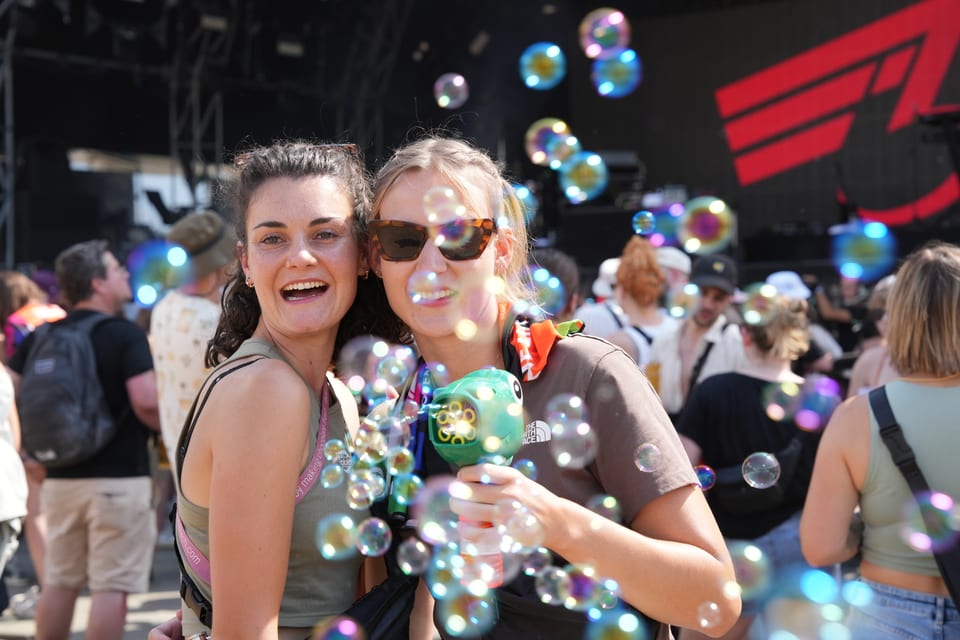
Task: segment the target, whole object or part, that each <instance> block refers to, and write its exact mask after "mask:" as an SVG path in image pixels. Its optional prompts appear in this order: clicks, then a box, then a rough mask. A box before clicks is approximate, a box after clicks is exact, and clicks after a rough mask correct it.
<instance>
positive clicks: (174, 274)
mask: <svg viewBox="0 0 960 640" xmlns="http://www.w3.org/2000/svg"><path fill="white" fill-rule="evenodd" d="M126 266H127V271H129V272H130V287H131V289H132V290H133V297H134V300H135V301H136V303H137V304H138V305H140V306H142V307H152V306H153V305H155V304H156V303H157V302H159V301H160V298H162V297H163V296H164V295H165V294H166V293H167V292H168V291H170V290H172V289H175V288H177V287H178V286H180V285H181V284H183V283H184V282H187V281H188V280H189V278H190V254H188V253H187V251H186V249H184V248H183V247H181V246H180V245H178V244H174V243H172V242H167V241H166V240H149V241H147V242H144V243H143V244H141V245H138V246H137V247H136V248H134V249H133V251H131V252H130V254H129V255H128V256H127V259H126Z"/></svg>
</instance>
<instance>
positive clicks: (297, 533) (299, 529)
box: [177, 338, 369, 627]
mask: <svg viewBox="0 0 960 640" xmlns="http://www.w3.org/2000/svg"><path fill="white" fill-rule="evenodd" d="M249 356H261V357H265V358H271V359H274V360H281V361H284V362H286V360H285V359H284V358H283V356H282V355H281V354H280V353H279V352H278V351H277V350H276V349H275V348H274V347H273V346H272V345H270V344H268V343H267V342H264V341H262V340H258V339H255V338H250V339H248V340H247V341H245V342H244V343H243V344H242V345H240V348H239V349H237V351H236V353H234V354H233V355H232V356H231V357H230V358H229V359H227V360H226V361H225V362H223V363H221V364H220V365H218V367H217V368H216V369H214V370H213V371H212V372H211V374H210V377H209V378H208V380H211V379H213V378H214V377H215V376H216V375H217V374H218V373H220V372H221V371H223V370H224V369H226V368H230V367H233V366H236V365H237V361H238V360H242V359H245V358H247V357H249ZM327 381H328V383H329V384H330V385H331V388H332V389H333V391H334V393H335V395H336V400H337V401H336V403H335V404H333V405H332V406H330V407H328V408H327V409H326V410H327V412H328V416H329V417H328V425H327V441H328V442H329V441H330V440H332V439H335V438H336V439H340V440H344V441H346V438H347V437H348V430H347V428H346V420H348V419H349V420H352V421H357V420H358V418H357V409H356V402H355V401H354V399H353V396H352V395H351V394H350V391H349V390H348V389H347V388H346V386H345V385H344V384H343V383H342V382H340V381H339V380H337V379H336V378H334V377H333V375H332V374H329V373H328V374H327ZM304 384H306V382H304ZM205 387H206V385H204V389H205ZM202 392H203V389H202V390H201V393H202ZM320 411H321V407H320V401H319V399H318V398H317V395H316V394H315V393H314V392H313V390H312V389H311V391H310V451H309V455H308V456H307V460H308V462H309V459H310V457H311V456H312V455H313V452H314V449H315V448H316V446H317V436H318V433H319V422H320ZM192 417H193V419H195V418H196V415H192ZM190 419H191V418H190V417H188V422H187V423H186V424H185V425H184V426H185V429H184V431H183V433H182V434H181V438H180V445H179V446H182V445H183V443H184V435H186V433H187V432H188V427H189V426H190ZM179 446H178V448H179ZM255 471H256V470H253V469H252V470H251V472H252V473H254V472H255ZM346 484H347V483H343V484H342V485H341V486H339V487H336V488H331V489H324V488H323V487H322V486H321V485H320V484H319V483H317V484H316V485H314V486H313V487H312V488H311V489H310V491H309V492H308V493H307V494H306V495H305V496H304V497H303V499H302V500H301V501H300V502H299V503H298V504H297V505H296V508H295V509H294V518H293V535H292V538H291V540H290V556H289V561H288V565H287V580H286V583H285V585H284V588H283V599H282V600H281V602H280V622H279V626H281V627H310V626H313V625H315V624H317V623H318V622H319V621H321V620H322V619H323V618H325V617H328V616H333V615H338V614H340V613H342V612H343V611H345V610H346V609H347V608H349V607H350V605H351V604H352V603H353V600H354V592H355V587H356V580H357V575H358V572H359V569H360V564H361V562H362V561H363V557H362V556H361V555H360V554H359V553H357V554H355V555H354V556H353V557H351V558H348V559H346V560H338V561H334V560H327V559H325V558H324V557H323V556H322V555H320V551H319V550H318V548H317V543H316V531H317V523H318V522H319V521H320V520H322V519H323V518H324V517H325V516H328V515H331V514H337V513H342V514H349V515H350V516H351V517H352V518H353V519H354V521H356V522H360V521H361V520H363V519H364V518H366V517H367V516H368V515H369V514H368V513H367V512H365V511H364V512H357V511H354V510H353V509H351V508H350V507H349V506H348V505H347V500H346ZM291 491H294V488H293V487H291ZM177 509H178V510H179V513H180V518H181V519H182V520H183V526H184V529H185V530H186V533H187V535H188V536H189V537H190V539H191V540H192V541H193V543H194V545H196V547H197V548H198V549H199V550H200V551H201V552H202V553H203V554H204V555H205V556H206V557H208V558H209V557H210V538H209V520H208V516H209V511H208V509H207V508H205V507H200V506H198V505H195V504H193V503H192V502H190V501H189V500H188V499H187V498H186V497H184V495H183V493H182V490H181V492H180V493H179V495H178V496H177ZM238 526H239V525H238ZM246 526H256V523H249V524H248V525H246ZM184 564H185V567H186V570H187V571H188V572H189V573H190V577H191V578H192V579H193V581H194V582H195V583H196V584H197V585H198V586H199V588H200V589H201V590H202V591H203V593H204V596H206V598H207V599H208V600H211V599H212V598H211V590H210V585H209V584H207V583H205V582H204V581H203V580H202V579H201V578H200V577H199V576H198V575H196V574H195V573H194V571H192V570H191V568H190V567H189V563H184ZM251 588H255V587H253V586H251ZM213 610H214V616H216V603H213Z"/></svg>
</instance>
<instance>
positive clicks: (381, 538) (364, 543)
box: [357, 518, 393, 557]
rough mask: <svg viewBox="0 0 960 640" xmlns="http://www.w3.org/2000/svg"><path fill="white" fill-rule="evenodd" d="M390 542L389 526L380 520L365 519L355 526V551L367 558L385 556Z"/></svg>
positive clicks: (391, 534)
mask: <svg viewBox="0 0 960 640" xmlns="http://www.w3.org/2000/svg"><path fill="white" fill-rule="evenodd" d="M392 540H393V532H392V531H391V530H390V525H388V524H387V523H386V522H384V521H383V520H381V519H380V518H367V519H366V520H364V521H363V522H361V523H360V524H359V525H358V526H357V549H359V550H360V553H362V554H363V555H365V556H367V557H377V556H382V555H383V554H385V553H386V552H387V549H389V548H390V542H391V541H392Z"/></svg>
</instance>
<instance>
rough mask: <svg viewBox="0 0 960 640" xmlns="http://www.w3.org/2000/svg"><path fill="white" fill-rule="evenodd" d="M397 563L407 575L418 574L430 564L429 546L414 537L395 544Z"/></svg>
mask: <svg viewBox="0 0 960 640" xmlns="http://www.w3.org/2000/svg"><path fill="white" fill-rule="evenodd" d="M397 564H398V565H400V570H401V571H403V572H404V573H405V574H407V575H408V576H418V575H420V574H421V573H423V572H424V571H426V570H427V567H429V566H430V547H428V546H427V545H426V544H424V542H423V541H422V540H420V539H419V538H416V537H411V538H407V539H406V540H404V541H403V542H401V543H400V544H399V545H397Z"/></svg>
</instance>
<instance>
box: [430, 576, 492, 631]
mask: <svg viewBox="0 0 960 640" xmlns="http://www.w3.org/2000/svg"><path fill="white" fill-rule="evenodd" d="M436 606H437V618H438V619H439V620H442V621H443V628H444V629H445V630H446V632H447V633H448V634H450V635H451V636H454V637H462V636H468V637H471V638H476V637H479V636H481V635H483V634H484V633H486V632H488V631H490V629H492V628H493V626H494V625H495V624H496V622H497V606H496V595H495V594H494V592H493V591H492V590H488V591H487V592H486V593H484V594H482V595H477V594H473V593H470V592H469V591H467V590H465V589H462V588H459V589H456V590H454V592H452V593H450V594H449V595H448V596H447V597H446V598H444V599H442V600H439V601H437V604H436Z"/></svg>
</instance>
